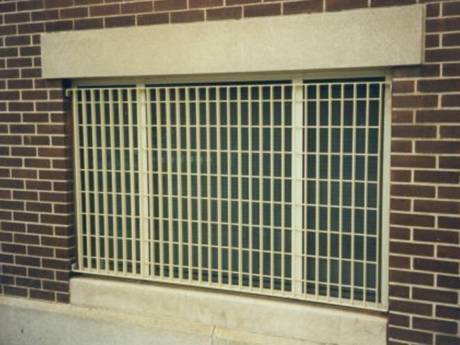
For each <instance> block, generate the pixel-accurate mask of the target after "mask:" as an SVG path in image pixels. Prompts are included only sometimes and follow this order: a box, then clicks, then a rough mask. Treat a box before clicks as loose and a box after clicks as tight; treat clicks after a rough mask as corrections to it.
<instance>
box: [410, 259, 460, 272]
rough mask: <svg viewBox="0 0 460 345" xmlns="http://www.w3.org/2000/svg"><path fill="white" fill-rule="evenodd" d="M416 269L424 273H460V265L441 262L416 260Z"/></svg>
mask: <svg viewBox="0 0 460 345" xmlns="http://www.w3.org/2000/svg"><path fill="white" fill-rule="evenodd" d="M414 268H415V269H418V270H424V271H433V272H442V273H452V274H457V273H458V263H456V262H449V261H441V260H430V259H422V258H414Z"/></svg>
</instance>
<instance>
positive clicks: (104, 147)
mask: <svg viewBox="0 0 460 345" xmlns="http://www.w3.org/2000/svg"><path fill="white" fill-rule="evenodd" d="M104 92H105V91H104V90H102V89H101V90H100V91H99V106H100V111H101V142H102V145H101V146H102V147H101V151H102V185H103V187H102V189H103V192H104V195H103V205H104V213H103V217H104V263H105V265H104V270H105V271H106V272H108V270H109V212H108V205H109V201H108V189H107V139H106V127H107V121H106V114H105V97H104Z"/></svg>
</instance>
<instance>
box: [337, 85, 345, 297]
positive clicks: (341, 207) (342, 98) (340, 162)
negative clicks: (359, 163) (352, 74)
mask: <svg viewBox="0 0 460 345" xmlns="http://www.w3.org/2000/svg"><path fill="white" fill-rule="evenodd" d="M344 98H345V88H344V84H343V83H341V84H340V113H339V117H340V123H339V126H340V156H339V263H338V266H339V303H340V302H341V300H342V297H343V291H342V290H343V288H342V266H343V252H342V240H343V239H342V237H343V196H344V195H343V183H344V181H343V180H344V178H343V177H344V176H343V151H344V150H343V146H344V125H345V121H344V116H345V114H344V110H345V101H344Z"/></svg>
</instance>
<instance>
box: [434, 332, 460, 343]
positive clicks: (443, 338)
mask: <svg viewBox="0 0 460 345" xmlns="http://www.w3.org/2000/svg"><path fill="white" fill-rule="evenodd" d="M459 342H460V336H448V335H443V334H436V345H458V343H459Z"/></svg>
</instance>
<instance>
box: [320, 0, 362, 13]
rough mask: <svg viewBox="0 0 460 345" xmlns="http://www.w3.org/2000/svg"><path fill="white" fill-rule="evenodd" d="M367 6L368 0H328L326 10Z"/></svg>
mask: <svg viewBox="0 0 460 345" xmlns="http://www.w3.org/2000/svg"><path fill="white" fill-rule="evenodd" d="M363 7H367V0H326V11H340V10H349V9H353V8H363Z"/></svg>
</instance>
